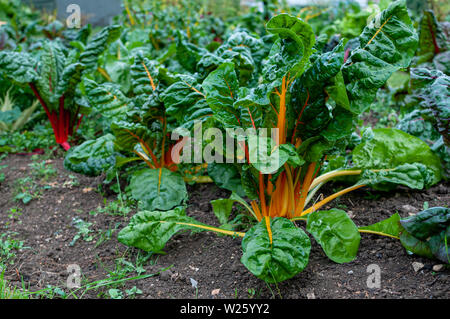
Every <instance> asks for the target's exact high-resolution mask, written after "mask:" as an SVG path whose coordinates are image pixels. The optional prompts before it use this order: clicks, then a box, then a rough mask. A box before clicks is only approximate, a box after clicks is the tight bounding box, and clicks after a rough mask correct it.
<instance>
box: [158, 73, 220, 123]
mask: <svg viewBox="0 0 450 319" xmlns="http://www.w3.org/2000/svg"><path fill="white" fill-rule="evenodd" d="M187 81H189V82H191V83H189V82H187ZM200 90H201V88H200V87H199V86H198V85H196V84H195V79H194V78H193V77H185V78H182V80H181V81H178V82H175V83H174V84H172V85H170V86H169V87H168V88H167V89H166V90H165V91H164V92H163V93H162V94H161V95H160V97H161V100H162V101H163V103H164V107H165V108H166V113H167V115H170V116H173V117H174V118H175V119H176V120H177V121H178V123H182V126H183V127H186V128H192V126H193V122H194V121H196V120H197V121H206V120H207V119H208V118H210V117H211V116H212V110H211V109H210V108H209V107H208V105H207V103H206V100H205V97H204V96H203V95H202V94H201V93H199V92H200Z"/></svg>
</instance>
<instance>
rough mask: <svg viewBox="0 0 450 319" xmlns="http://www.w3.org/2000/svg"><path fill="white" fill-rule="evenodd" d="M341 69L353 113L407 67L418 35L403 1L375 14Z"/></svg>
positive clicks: (357, 111) (366, 107)
mask: <svg viewBox="0 0 450 319" xmlns="http://www.w3.org/2000/svg"><path fill="white" fill-rule="evenodd" d="M359 42H360V44H359V47H358V48H357V49H355V50H353V51H352V54H351V56H350V57H349V59H348V60H347V62H346V63H345V65H344V67H343V70H342V71H343V75H344V79H345V83H346V84H347V91H348V94H349V98H350V108H351V110H352V112H354V113H357V114H360V113H362V112H364V111H365V110H367V109H368V108H369V106H370V104H371V103H372V101H373V100H374V98H375V94H376V92H377V90H378V89H379V88H380V87H381V86H382V85H384V83H385V82H386V81H387V80H388V79H389V77H390V76H391V75H392V74H393V73H394V72H395V71H397V70H399V69H401V68H406V67H408V66H409V64H410V62H411V59H412V57H413V56H414V53H415V51H416V48H417V43H418V36H417V34H416V32H415V30H414V27H413V25H412V22H411V19H410V17H409V15H408V10H407V8H406V2H405V0H400V1H395V2H392V3H391V4H390V5H389V7H388V8H387V9H386V10H384V11H382V12H381V13H379V14H378V15H376V16H375V17H374V18H373V19H372V21H370V22H369V23H368V25H367V26H366V27H365V28H364V31H363V32H362V34H361V35H360V37H359Z"/></svg>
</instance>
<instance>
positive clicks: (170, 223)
mask: <svg viewBox="0 0 450 319" xmlns="http://www.w3.org/2000/svg"><path fill="white" fill-rule="evenodd" d="M266 27H267V30H268V31H269V32H270V33H272V34H275V35H277V36H278V39H277V40H276V41H275V43H274V44H273V46H272V49H271V51H270V53H269V54H268V56H267V57H266V59H265V62H264V65H263V69H262V74H261V80H260V81H259V82H258V83H257V84H255V85H254V86H252V87H245V86H242V85H241V83H242V82H243V81H240V78H239V77H240V75H241V73H238V72H236V69H235V64H234V63H232V62H225V63H223V64H222V65H220V66H219V67H218V68H217V69H216V70H214V71H213V72H211V73H210V74H209V76H208V77H207V78H206V79H205V80H204V81H203V83H202V90H203V92H204V93H205V96H206V102H207V103H208V105H209V107H210V108H211V110H212V111H213V117H214V118H215V119H216V120H217V123H220V125H222V127H223V129H235V130H238V132H258V130H259V129H261V128H275V129H276V130H275V134H274V135H272V136H270V137H269V136H267V135H264V134H263V135H260V136H259V137H258V138H257V140H258V142H257V145H258V147H255V146H254V140H255V134H253V135H252V134H251V133H247V134H244V133H235V134H234V137H235V138H236V139H237V145H238V152H236V153H237V154H238V155H237V156H236V162H235V164H229V167H230V169H232V170H237V172H238V175H240V177H241V181H242V188H243V189H244V191H245V193H246V195H247V197H248V198H249V199H250V200H251V203H250V205H249V204H247V202H246V201H244V200H243V199H242V198H240V197H239V196H238V195H237V194H236V193H233V195H232V197H231V198H230V199H224V200H219V201H215V202H214V203H213V207H214V210H215V213H216V215H218V216H220V220H221V222H222V223H223V222H224V221H225V220H226V219H227V217H228V216H229V214H230V211H231V207H232V203H233V202H239V203H241V204H242V205H244V207H246V209H247V210H248V212H249V214H250V215H251V216H253V217H254V218H255V221H256V222H257V224H256V225H255V226H254V227H252V228H251V229H250V230H248V231H247V232H246V233H243V232H237V231H234V230H229V229H225V228H226V227H221V228H215V227H211V226H208V225H204V224H202V223H199V222H198V221H196V220H194V219H193V218H191V217H189V216H187V215H186V213H185V210H184V209H183V208H177V209H174V210H171V211H168V212H155V211H142V212H139V213H138V214H136V215H135V216H134V217H133V218H132V219H131V221H130V224H129V225H128V226H127V227H126V228H125V229H123V230H122V231H121V232H120V234H119V241H121V242H122V243H124V244H126V245H129V246H134V247H138V248H141V249H143V250H147V251H154V252H158V251H161V250H162V249H163V248H164V245H165V243H166V242H167V241H168V240H169V239H170V238H171V237H172V236H173V235H174V234H176V233H178V232H179V231H186V230H191V231H214V232H217V233H222V234H227V235H230V236H236V237H243V240H242V249H243V256H242V259H241V261H242V263H243V264H244V265H245V266H246V267H247V268H248V269H249V271H250V272H252V273H253V274H254V275H255V276H257V277H258V278H260V279H262V280H264V281H267V282H269V283H274V282H281V281H283V280H287V279H289V278H292V277H293V276H295V275H296V274H297V273H299V272H301V271H302V270H303V269H304V268H305V267H306V265H307V264H308V259H309V253H310V249H311V243H310V239H309V237H308V235H307V234H306V233H305V231H304V230H302V229H301V228H299V227H297V225H296V224H295V222H296V221H306V222H307V227H306V230H307V232H309V233H310V234H311V235H312V236H313V237H314V238H315V240H316V241H317V242H318V243H319V244H320V245H321V247H322V248H323V250H324V251H325V253H326V254H327V256H328V257H329V258H330V259H332V260H333V261H335V262H337V263H344V262H350V261H352V260H353V259H354V258H355V257H356V254H357V251H358V247H359V242H360V239H361V237H360V233H361V232H370V233H377V234H380V235H389V234H387V233H385V232H383V231H382V230H380V229H381V228H378V230H374V229H369V230H364V229H358V227H357V226H356V225H355V224H354V222H353V221H352V220H351V219H350V218H349V217H348V215H347V214H346V212H344V211H342V210H338V209H331V210H328V211H321V210H320V209H321V208H322V207H323V206H324V205H325V204H327V203H329V202H330V201H332V200H333V199H335V198H337V197H339V196H342V195H344V194H347V193H349V192H351V191H353V190H356V189H359V188H361V187H364V186H374V187H379V188H384V189H385V188H388V187H393V186H395V185H398V184H401V185H405V186H409V187H412V188H418V189H421V188H423V187H427V186H430V185H432V184H434V183H436V182H438V181H439V180H440V178H441V171H440V170H441V168H440V164H439V159H438V158H437V157H436V156H435V155H434V154H433V153H432V151H431V150H430V148H429V147H428V146H427V145H426V144H425V143H423V142H421V141H420V140H419V139H417V138H415V137H412V136H410V135H408V134H406V133H403V132H400V131H398V130H380V131H373V132H372V133H371V134H369V133H368V134H367V135H366V136H365V137H364V139H363V141H362V143H361V144H360V145H359V146H358V147H357V148H356V149H355V150H354V152H353V166H352V167H351V168H348V169H340V170H335V171H331V172H327V173H326V174H323V175H320V174H319V171H320V168H321V166H322V163H323V162H324V160H325V158H326V156H327V155H328V154H333V153H335V152H338V151H339V150H342V149H343V148H345V146H346V145H347V144H348V142H349V140H350V136H351V134H352V133H353V131H354V130H355V120H356V118H357V116H358V115H360V114H361V113H363V112H364V111H366V110H367V109H368V108H369V106H370V104H371V103H372V101H373V99H374V98H375V94H376V91H377V90H378V89H379V88H380V87H381V86H382V85H383V84H384V83H385V82H386V80H387V79H388V78H389V77H390V76H391V74H392V73H393V72H395V71H396V70H398V69H400V68H406V67H408V65H409V64H410V62H411V58H412V57H413V56H414V53H415V50H416V47H417V41H418V38H417V35H416V33H415V30H414V28H413V26H412V23H411V20H410V18H409V16H408V13H407V9H406V6H405V1H397V2H394V3H392V4H391V5H390V6H389V7H388V8H387V9H386V10H385V11H383V12H381V13H380V14H378V15H377V16H376V17H374V19H373V20H372V21H371V22H370V23H369V24H368V25H367V27H366V28H365V29H364V31H363V32H362V34H361V35H360V36H359V47H357V48H356V49H354V50H353V51H352V52H351V53H350V52H349V51H347V50H346V49H345V45H344V41H341V42H340V43H339V44H338V45H337V46H336V47H334V48H333V49H332V50H331V51H329V52H324V53H323V52H319V51H318V50H316V48H315V47H314V44H315V36H314V33H313V31H312V29H311V27H310V26H309V25H308V24H307V23H305V22H304V21H303V20H301V19H298V18H296V17H294V16H290V15H288V14H280V15H277V16H275V17H273V18H272V19H271V20H270V21H269V22H268V23H267V25H266ZM235 132H236V131H235ZM261 136H262V139H261V138H260V137H261ZM261 141H265V142H261ZM252 143H253V145H252ZM267 146H270V147H269V148H267V149H266V148H265V147H267ZM261 148H262V149H263V150H262V151H261ZM217 151H218V152H224V150H222V149H220V150H217ZM256 152H257V153H258V155H259V157H258V156H255V153H256ZM261 155H262V156H261ZM238 160H239V161H238ZM343 176H353V177H356V178H357V181H356V184H355V185H353V186H351V187H349V188H346V189H344V190H342V191H339V192H337V193H335V194H333V195H331V196H329V197H327V198H324V199H321V200H317V201H315V203H314V204H312V205H311V203H312V202H313V198H314V195H315V194H316V193H317V192H318V190H319V189H320V187H321V186H322V185H324V184H325V183H326V182H327V181H330V180H333V179H335V178H338V177H343ZM230 204H231V205H230ZM391 237H392V236H391Z"/></svg>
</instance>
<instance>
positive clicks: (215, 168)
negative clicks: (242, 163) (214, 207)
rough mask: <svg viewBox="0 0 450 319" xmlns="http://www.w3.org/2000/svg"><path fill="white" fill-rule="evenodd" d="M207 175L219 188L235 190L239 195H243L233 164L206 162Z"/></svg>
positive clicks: (237, 171)
mask: <svg viewBox="0 0 450 319" xmlns="http://www.w3.org/2000/svg"><path fill="white" fill-rule="evenodd" d="M208 176H209V177H211V178H212V180H213V181H214V183H215V184H216V185H217V186H219V187H220V188H224V189H227V190H229V191H232V192H236V193H237V194H238V195H239V196H245V192H244V190H243V189H242V185H241V176H240V175H239V170H238V169H237V168H236V166H234V165H230V164H221V163H210V164H208Z"/></svg>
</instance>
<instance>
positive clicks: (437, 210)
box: [400, 207, 450, 240]
mask: <svg viewBox="0 0 450 319" xmlns="http://www.w3.org/2000/svg"><path fill="white" fill-rule="evenodd" d="M400 223H401V224H402V226H403V227H404V228H405V229H406V230H407V231H408V232H409V233H410V234H411V235H413V236H414V237H416V238H418V239H420V240H426V239H427V238H429V237H431V236H433V235H435V234H437V233H440V232H442V231H444V230H446V228H447V227H448V226H449V225H450V209H449V208H444V207H433V208H429V209H427V210H424V211H422V212H420V213H418V214H417V215H414V216H411V217H408V218H405V219H402V220H401V222H400Z"/></svg>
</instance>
